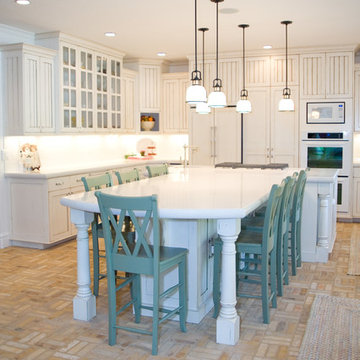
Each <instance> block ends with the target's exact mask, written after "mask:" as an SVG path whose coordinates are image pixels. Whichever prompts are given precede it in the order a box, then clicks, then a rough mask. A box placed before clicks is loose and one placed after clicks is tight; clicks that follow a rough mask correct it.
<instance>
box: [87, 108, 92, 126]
mask: <svg viewBox="0 0 360 360" xmlns="http://www.w3.org/2000/svg"><path fill="white" fill-rule="evenodd" d="M88 127H89V128H92V127H93V113H92V111H88Z"/></svg>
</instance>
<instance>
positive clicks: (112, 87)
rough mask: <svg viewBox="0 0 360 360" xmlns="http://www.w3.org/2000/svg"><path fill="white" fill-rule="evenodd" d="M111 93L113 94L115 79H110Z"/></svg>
mask: <svg viewBox="0 0 360 360" xmlns="http://www.w3.org/2000/svg"><path fill="white" fill-rule="evenodd" d="M111 92H113V93H114V92H115V79H114V78H112V79H111Z"/></svg>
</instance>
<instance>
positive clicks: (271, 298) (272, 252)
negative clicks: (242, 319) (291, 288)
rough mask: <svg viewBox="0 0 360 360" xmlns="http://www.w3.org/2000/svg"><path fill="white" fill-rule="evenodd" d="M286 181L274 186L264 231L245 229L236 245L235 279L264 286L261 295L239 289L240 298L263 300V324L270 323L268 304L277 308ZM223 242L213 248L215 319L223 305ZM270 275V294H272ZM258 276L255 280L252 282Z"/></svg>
mask: <svg viewBox="0 0 360 360" xmlns="http://www.w3.org/2000/svg"><path fill="white" fill-rule="evenodd" d="M284 187H285V182H283V183H282V184H281V185H280V186H278V185H273V186H272V188H271V191H270V195H269V200H268V203H267V207H266V212H265V218H264V226H263V231H262V232H259V231H251V230H242V231H241V233H240V234H239V237H238V239H237V241H236V243H235V246H236V280H237V285H238V283H239V281H248V282H252V283H259V284H261V295H260V296H259V295H252V294H243V293H240V291H239V289H238V290H237V296H238V297H255V298H260V299H262V309H263V321H264V323H266V324H268V323H269V322H270V315H269V304H270V302H271V304H272V307H274V308H276V305H277V304H276V246H277V235H278V227H279V226H278V225H279V216H280V207H281V199H282V194H283V191H284ZM221 248H222V242H221V240H220V239H217V240H216V241H215V246H214V282H213V300H214V313H213V317H214V318H216V317H217V316H218V313H219V302H220V256H221ZM269 273H270V292H269ZM254 277H255V279H253V278H254Z"/></svg>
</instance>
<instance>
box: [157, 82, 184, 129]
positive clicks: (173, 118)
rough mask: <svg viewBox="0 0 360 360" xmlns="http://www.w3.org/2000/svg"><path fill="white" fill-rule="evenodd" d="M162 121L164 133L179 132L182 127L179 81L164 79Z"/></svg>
mask: <svg viewBox="0 0 360 360" xmlns="http://www.w3.org/2000/svg"><path fill="white" fill-rule="evenodd" d="M162 85H163V89H162V90H163V97H162V109H161V110H162V111H161V116H162V121H163V130H164V132H178V131H179V127H180V124H179V123H180V86H179V80H178V79H164V80H163V82H162Z"/></svg>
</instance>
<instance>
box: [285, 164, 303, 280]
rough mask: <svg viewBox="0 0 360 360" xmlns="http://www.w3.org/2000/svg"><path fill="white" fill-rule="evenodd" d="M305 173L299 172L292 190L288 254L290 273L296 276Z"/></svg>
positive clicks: (299, 260)
mask: <svg viewBox="0 0 360 360" xmlns="http://www.w3.org/2000/svg"><path fill="white" fill-rule="evenodd" d="M306 179H307V175H306V171H304V170H301V171H300V173H299V176H298V178H297V181H296V184H295V190H294V197H293V203H292V207H291V216H290V223H291V226H290V234H289V235H290V249H291V251H290V253H291V273H292V275H294V276H295V275H296V268H297V267H300V266H301V215H302V203H303V199H304V192H305V185H306Z"/></svg>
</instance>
